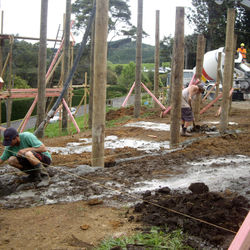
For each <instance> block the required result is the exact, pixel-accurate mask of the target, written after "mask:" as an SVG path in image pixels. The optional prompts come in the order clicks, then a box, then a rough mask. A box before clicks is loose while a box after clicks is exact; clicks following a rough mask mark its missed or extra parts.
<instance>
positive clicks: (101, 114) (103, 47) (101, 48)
mask: <svg viewBox="0 0 250 250" xmlns="http://www.w3.org/2000/svg"><path fill="white" fill-rule="evenodd" d="M108 10H109V0H97V1H96V19H95V51H94V72H95V74H94V93H93V117H92V118H93V124H92V155H91V162H92V166H94V167H96V166H99V167H104V139H105V113H106V84H107V36H108Z"/></svg>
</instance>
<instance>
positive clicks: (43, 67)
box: [36, 0, 48, 138]
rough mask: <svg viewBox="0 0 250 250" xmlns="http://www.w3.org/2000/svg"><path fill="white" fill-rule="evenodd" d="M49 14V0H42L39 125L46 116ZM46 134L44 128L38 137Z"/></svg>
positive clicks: (38, 102) (37, 123) (38, 101)
mask: <svg viewBox="0 0 250 250" xmlns="http://www.w3.org/2000/svg"><path fill="white" fill-rule="evenodd" d="M47 15H48V0H42V1H41V24H40V46H39V60H38V84H37V86H38V100H37V122H36V127H38V126H39V125H40V124H41V123H42V121H43V119H44V116H45V88H46V59H47ZM43 136H44V129H42V130H40V131H39V132H38V133H37V137H38V138H42V137H43Z"/></svg>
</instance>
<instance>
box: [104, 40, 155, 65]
mask: <svg viewBox="0 0 250 250" xmlns="http://www.w3.org/2000/svg"><path fill="white" fill-rule="evenodd" d="M154 50H155V48H154V46H151V45H148V44H142V62H143V63H153V62H154ZM135 55H136V41H132V40H131V39H122V40H118V41H114V42H109V44H108V60H109V61H110V62H112V63H114V64H124V63H129V62H131V61H135Z"/></svg>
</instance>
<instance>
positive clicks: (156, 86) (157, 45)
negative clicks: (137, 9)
mask: <svg viewBox="0 0 250 250" xmlns="http://www.w3.org/2000/svg"><path fill="white" fill-rule="evenodd" d="M159 20H160V11H159V10H156V17H155V74H154V95H155V97H156V98H157V99H158V98H159V64H160V60H159V59H160V56H159V55H160V53H159V52H160V38H159V36H160V22H159ZM154 107H155V108H157V107H158V105H157V103H156V102H154Z"/></svg>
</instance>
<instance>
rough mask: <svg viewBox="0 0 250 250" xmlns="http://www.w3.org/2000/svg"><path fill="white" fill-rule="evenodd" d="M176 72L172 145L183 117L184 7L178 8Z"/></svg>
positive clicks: (171, 132)
mask: <svg viewBox="0 0 250 250" xmlns="http://www.w3.org/2000/svg"><path fill="white" fill-rule="evenodd" d="M174 47H175V49H174V52H175V53H174V66H173V68H174V72H173V71H172V74H174V75H173V83H172V84H173V86H172V94H171V107H172V109H171V127H170V145H171V147H175V146H176V145H177V144H178V143H179V135H180V119H181V95H182V85H183V67H184V7H177V8H176V19H175V45H174Z"/></svg>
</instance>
